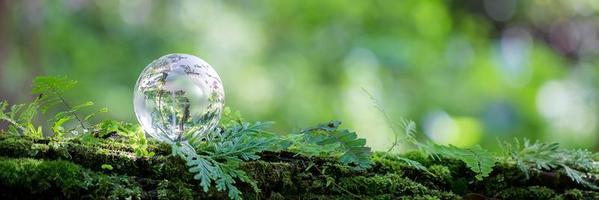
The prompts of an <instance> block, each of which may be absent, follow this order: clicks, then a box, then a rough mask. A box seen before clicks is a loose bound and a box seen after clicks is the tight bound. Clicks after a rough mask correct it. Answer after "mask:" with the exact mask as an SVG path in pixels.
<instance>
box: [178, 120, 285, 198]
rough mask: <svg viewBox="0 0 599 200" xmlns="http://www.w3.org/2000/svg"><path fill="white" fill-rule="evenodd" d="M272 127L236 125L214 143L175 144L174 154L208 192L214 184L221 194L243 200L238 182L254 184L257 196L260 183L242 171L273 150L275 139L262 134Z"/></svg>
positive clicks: (247, 124) (249, 124)
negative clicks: (244, 163)
mask: <svg viewBox="0 0 599 200" xmlns="http://www.w3.org/2000/svg"><path fill="white" fill-rule="evenodd" d="M269 124H270V123H262V122H256V123H248V122H238V123H232V124H230V125H229V127H226V128H225V129H222V132H221V133H220V136H219V137H215V138H213V139H212V140H210V141H203V140H199V139H192V140H189V142H188V143H187V142H180V143H177V144H172V147H173V154H176V155H179V156H181V157H182V158H184V159H185V160H186V162H187V165H188V166H189V167H190V169H189V171H190V172H192V173H195V176H194V178H195V179H196V180H199V181H200V186H202V189H203V190H204V191H205V192H207V191H208V189H209V188H210V187H211V185H212V183H213V182H214V183H215V184H216V185H215V186H216V189H217V190H218V191H228V196H229V197H230V198H231V199H241V191H239V189H237V187H235V185H234V184H235V182H236V181H235V180H236V179H237V180H240V181H242V182H246V183H248V184H250V185H251V186H252V187H253V188H254V190H255V191H256V192H259V191H260V190H259V189H258V187H257V186H256V183H255V182H254V181H253V180H252V179H251V178H250V177H249V176H248V175H247V174H246V173H245V171H243V170H241V169H239V165H240V163H241V162H242V161H248V160H256V159H259V158H260V156H258V155H257V153H259V152H262V151H265V150H268V149H272V148H273V147H274V148H276V147H275V146H276V145H275V146H273V144H276V142H274V140H275V137H274V136H272V135H271V134H270V133H267V132H264V131H262V130H263V129H264V128H265V127H266V126H268V125H269Z"/></svg>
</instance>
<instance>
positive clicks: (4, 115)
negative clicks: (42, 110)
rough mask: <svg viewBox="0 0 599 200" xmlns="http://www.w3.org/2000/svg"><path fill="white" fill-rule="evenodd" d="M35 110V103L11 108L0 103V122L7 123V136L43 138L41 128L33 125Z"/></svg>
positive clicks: (36, 107) (5, 103)
mask: <svg viewBox="0 0 599 200" xmlns="http://www.w3.org/2000/svg"><path fill="white" fill-rule="evenodd" d="M37 109H38V104H37V101H33V102H31V103H28V104H16V105H12V106H9V105H8V103H7V102H6V101H3V102H0V121H6V122H8V123H9V124H8V129H7V132H8V133H9V134H14V135H27V136H30V137H35V138H41V137H42V136H43V133H42V127H41V126H38V127H36V126H35V125H33V121H34V120H35V117H36V116H37V112H38V111H37Z"/></svg>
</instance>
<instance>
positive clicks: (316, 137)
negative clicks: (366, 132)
mask: <svg viewBox="0 0 599 200" xmlns="http://www.w3.org/2000/svg"><path fill="white" fill-rule="evenodd" d="M339 125H341V122H340V121H331V122H329V123H325V124H319V125H317V126H316V127H312V128H308V129H304V130H302V131H300V132H299V133H297V134H292V135H291V136H290V137H289V139H290V143H291V145H290V146H289V147H288V149H287V150H289V151H291V152H295V153H298V154H303V155H307V156H319V155H321V156H322V155H327V156H333V157H337V158H338V159H339V162H341V163H343V164H346V165H354V166H356V167H358V168H359V169H365V168H367V167H368V166H370V164H371V160H370V156H371V151H370V147H365V146H364V145H366V140H365V139H361V138H358V136H357V135H356V133H355V132H352V131H349V130H347V129H343V130H338V128H339Z"/></svg>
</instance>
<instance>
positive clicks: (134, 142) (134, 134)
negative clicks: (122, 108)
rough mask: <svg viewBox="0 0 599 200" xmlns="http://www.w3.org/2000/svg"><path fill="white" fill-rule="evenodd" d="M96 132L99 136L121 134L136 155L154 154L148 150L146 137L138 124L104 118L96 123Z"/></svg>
mask: <svg viewBox="0 0 599 200" xmlns="http://www.w3.org/2000/svg"><path fill="white" fill-rule="evenodd" d="M96 132H97V133H98V135H97V137H100V138H104V137H106V136H107V135H108V134H113V133H114V134H117V135H118V136H121V137H122V138H123V139H124V140H125V142H127V143H128V144H129V145H130V147H131V148H132V149H133V151H134V152H135V155H137V156H140V157H143V156H149V157H152V156H154V152H151V151H149V150H148V139H147V138H146V134H145V133H144V131H143V130H142V128H141V127H140V126H139V125H134V124H131V123H125V122H120V121H116V120H104V121H102V122H100V123H98V124H97V125H96Z"/></svg>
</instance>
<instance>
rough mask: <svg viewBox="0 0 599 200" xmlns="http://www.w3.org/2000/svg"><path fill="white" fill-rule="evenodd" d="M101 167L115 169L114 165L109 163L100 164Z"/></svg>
mask: <svg viewBox="0 0 599 200" xmlns="http://www.w3.org/2000/svg"><path fill="white" fill-rule="evenodd" d="M100 168H102V169H105V170H112V169H114V168H113V167H112V165H109V164H102V165H101V166H100Z"/></svg>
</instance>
